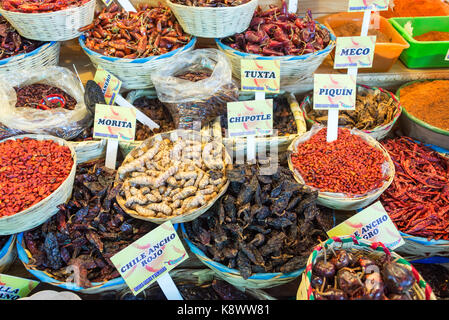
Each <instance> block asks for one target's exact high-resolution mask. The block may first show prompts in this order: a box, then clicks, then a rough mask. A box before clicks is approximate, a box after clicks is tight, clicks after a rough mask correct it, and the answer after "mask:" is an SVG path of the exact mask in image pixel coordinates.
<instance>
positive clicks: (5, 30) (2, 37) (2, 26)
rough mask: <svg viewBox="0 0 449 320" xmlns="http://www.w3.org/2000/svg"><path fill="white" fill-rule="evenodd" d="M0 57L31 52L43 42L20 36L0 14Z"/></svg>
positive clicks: (4, 57)
mask: <svg viewBox="0 0 449 320" xmlns="http://www.w3.org/2000/svg"><path fill="white" fill-rule="evenodd" d="M0 44H1V45H0V59H7V58H10V57H12V56H15V55H18V54H22V53H28V52H31V51H33V50H35V49H37V48H38V47H40V46H41V45H42V44H43V42H41V41H36V40H30V39H27V38H24V37H22V36H21V35H20V34H19V33H18V32H17V31H16V30H15V29H14V28H13V27H12V26H11V24H10V23H9V22H8V21H7V20H6V19H5V18H4V17H1V16H0Z"/></svg>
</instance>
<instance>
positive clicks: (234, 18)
mask: <svg viewBox="0 0 449 320" xmlns="http://www.w3.org/2000/svg"><path fill="white" fill-rule="evenodd" d="M257 4H258V0H250V1H249V2H248V3H245V4H243V5H240V6H235V7H222V8H213V7H194V6H185V5H181V4H176V3H173V2H171V1H170V0H167V5H168V6H169V7H170V9H171V10H172V11H173V14H174V15H175V16H176V19H178V21H179V24H180V25H181V27H182V28H183V29H184V31H185V32H187V33H190V34H191V35H194V36H196V37H202V38H224V37H227V36H232V35H234V34H236V33H240V32H243V31H245V30H246V29H247V28H248V27H249V24H250V22H251V19H252V17H253V14H254V11H255V10H256V8H257Z"/></svg>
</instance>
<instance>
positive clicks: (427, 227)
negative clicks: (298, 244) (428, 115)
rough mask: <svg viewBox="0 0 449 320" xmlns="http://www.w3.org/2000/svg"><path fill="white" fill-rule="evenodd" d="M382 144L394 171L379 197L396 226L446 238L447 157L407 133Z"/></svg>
mask: <svg viewBox="0 0 449 320" xmlns="http://www.w3.org/2000/svg"><path fill="white" fill-rule="evenodd" d="M382 145H383V146H384V147H385V149H387V151H388V153H389V154H390V157H391V159H392V160H393V162H394V165H395V168H396V175H395V177H394V180H393V183H392V184H391V185H390V187H389V188H388V189H387V190H385V192H384V193H383V194H382V196H381V197H380V200H381V202H382V204H383V206H384V207H385V210H386V211H387V212H388V214H389V215H390V218H391V219H392V220H393V222H394V223H395V225H396V227H397V228H398V229H399V230H400V231H402V232H404V233H407V234H410V235H414V236H419V237H425V238H428V239H444V240H449V223H448V219H449V160H448V159H447V158H444V157H443V156H441V155H440V154H438V153H437V152H435V151H433V150H432V149H430V148H428V147H426V146H424V145H422V144H420V143H417V142H414V141H413V140H412V139H411V138H408V137H399V138H394V139H389V140H386V141H384V142H382Z"/></svg>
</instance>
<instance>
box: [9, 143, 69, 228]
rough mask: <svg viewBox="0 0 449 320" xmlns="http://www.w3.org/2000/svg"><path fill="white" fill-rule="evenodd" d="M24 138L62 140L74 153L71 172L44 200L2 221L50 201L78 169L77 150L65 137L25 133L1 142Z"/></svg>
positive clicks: (27, 212) (18, 216) (14, 217)
mask: <svg viewBox="0 0 449 320" xmlns="http://www.w3.org/2000/svg"><path fill="white" fill-rule="evenodd" d="M22 138H31V139H35V140H39V139H40V138H41V139H40V140H41V141H42V140H53V141H55V142H62V145H64V146H66V147H68V148H69V149H70V152H71V154H72V159H73V165H72V169H71V170H70V172H69V174H68V175H67V177H66V178H65V180H64V181H63V182H62V183H61V184H60V185H59V187H58V188H57V189H56V190H55V191H53V192H52V193H51V194H49V195H48V196H47V197H46V198H44V199H42V200H41V201H39V202H38V203H36V204H34V205H32V206H31V207H28V208H27V209H25V210H22V211H20V212H17V213H16V214H14V215H12V216H6V217H2V218H0V223H7V222H8V220H10V219H14V220H15V219H18V218H20V217H22V216H24V215H26V214H29V212H30V211H33V210H34V209H35V208H36V206H38V205H41V203H42V202H44V201H48V199H50V197H51V196H52V195H54V194H55V193H56V192H58V191H60V190H61V189H62V188H63V187H64V185H65V183H66V181H67V179H68V178H69V177H70V176H71V175H72V174H73V172H74V171H75V170H76V161H77V160H76V152H75V150H74V149H73V146H71V145H70V144H69V143H68V142H67V141H66V140H64V139H61V138H58V137H55V136H50V135H45V134H23V135H17V136H12V137H9V138H5V139H3V140H0V143H1V142H3V141H6V140H17V139H22Z"/></svg>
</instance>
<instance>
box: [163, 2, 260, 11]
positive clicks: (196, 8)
mask: <svg viewBox="0 0 449 320" xmlns="http://www.w3.org/2000/svg"><path fill="white" fill-rule="evenodd" d="M166 1H167V4H168V5H169V6H173V7H177V8H180V9H184V8H189V9H190V10H198V11H214V10H216V11H231V10H232V9H233V10H236V9H241V8H243V7H247V6H249V5H250V4H253V3H254V2H258V1H259V0H249V1H248V2H247V3H244V4H240V5H238V6H232V7H197V6H186V5H184V4H179V3H174V2H172V1H170V0H166ZM228 9H231V10H228Z"/></svg>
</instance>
